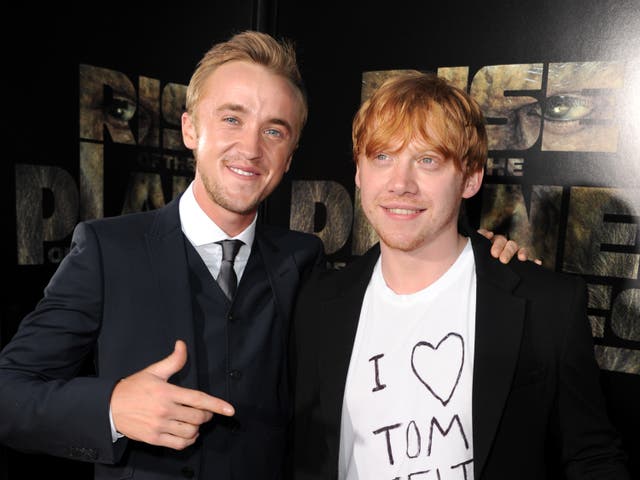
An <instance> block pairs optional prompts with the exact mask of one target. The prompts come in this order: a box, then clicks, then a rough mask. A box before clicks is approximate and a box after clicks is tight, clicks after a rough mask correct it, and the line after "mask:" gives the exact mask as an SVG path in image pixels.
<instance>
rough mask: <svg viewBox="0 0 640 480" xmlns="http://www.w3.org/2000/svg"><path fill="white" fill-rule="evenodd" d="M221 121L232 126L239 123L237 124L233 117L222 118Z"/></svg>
mask: <svg viewBox="0 0 640 480" xmlns="http://www.w3.org/2000/svg"><path fill="white" fill-rule="evenodd" d="M222 120H223V121H224V122H226V123H231V124H233V125H236V124H238V123H239V122H238V119H237V118H235V117H224V118H223V119H222Z"/></svg>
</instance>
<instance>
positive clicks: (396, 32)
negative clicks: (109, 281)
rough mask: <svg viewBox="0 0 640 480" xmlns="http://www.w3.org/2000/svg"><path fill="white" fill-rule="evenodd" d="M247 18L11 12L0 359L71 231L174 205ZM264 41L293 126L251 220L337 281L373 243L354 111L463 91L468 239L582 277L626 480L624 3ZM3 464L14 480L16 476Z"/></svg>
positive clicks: (638, 127) (292, 34)
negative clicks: (274, 48) (417, 77)
mask: <svg viewBox="0 0 640 480" xmlns="http://www.w3.org/2000/svg"><path fill="white" fill-rule="evenodd" d="M214 3H215V2H214ZM240 3H242V2H240ZM247 3H248V4H247V5H235V6H229V5H225V6H216V5H213V6H212V7H210V8H207V9H205V10H202V8H200V9H198V13H197V15H194V14H193V12H191V13H189V8H187V5H185V6H181V8H177V7H173V8H160V7H157V8H154V9H146V10H145V9H142V8H138V7H136V8H134V10H133V11H131V10H130V9H129V10H127V12H126V13H125V12H123V11H119V10H118V9H115V8H110V7H109V6H107V5H104V6H103V7H102V8H103V11H102V12H101V13H99V14H91V15H89V14H86V16H85V18H81V17H80V18H79V17H77V16H73V15H72V12H65V11H60V10H56V9H54V8H53V7H49V8H50V9H51V11H49V12H45V13H46V15H42V16H41V19H40V20H38V21H37V22H36V23H34V22H33V20H32V19H31V17H30V15H28V12H27V11H26V10H25V11H23V12H22V16H20V18H19V24H20V28H21V31H23V35H22V36H23V37H24V38H29V39H30V40H29V42H28V43H26V44H25V45H22V46H20V45H18V46H13V47H12V48H11V49H10V50H11V52H9V53H8V66H9V68H8V69H6V70H5V72H11V73H5V74H4V76H5V77H8V76H10V78H11V83H12V85H11V86H10V87H6V88H7V89H6V90H5V92H6V93H7V98H5V106H7V110H6V111H5V113H6V119H7V120H8V127H5V131H6V132H7V133H8V135H7V136H6V137H5V142H6V145H7V148H6V149H5V153H6V155H7V157H8V158H5V161H4V162H2V167H1V168H2V169H3V177H2V178H3V181H4V182H5V187H4V188H3V192H4V199H3V200H4V201H3V202H2V203H3V208H4V209H5V212H4V213H5V215H4V218H5V219H6V220H5V221H6V222H7V224H8V227H7V229H6V236H5V242H4V244H5V248H4V255H3V261H4V265H5V267H4V271H5V272H8V275H7V277H8V278H9V282H7V283H8V285H7V286H6V287H5V292H6V300H5V302H3V306H2V323H1V324H0V345H4V344H6V342H8V341H9V340H10V338H11V336H12V335H13V334H14V333H15V330H16V328H17V327H18V325H19V323H20V320H21V319H22V317H23V316H24V315H25V314H26V313H28V312H29V311H30V310H31V309H32V308H33V307H34V306H35V304H36V303H37V301H38V300H39V299H40V297H41V296H42V290H43V288H44V286H45V285H46V283H47V281H48V279H49V277H50V276H51V275H52V274H53V272H54V271H55V269H56V267H57V265H58V264H59V263H60V261H61V260H62V258H64V256H65V255H66V253H67V251H68V248H69V240H70V235H71V232H72V230H73V228H74V226H75V225H76V224H77V223H78V222H79V221H81V220H84V219H90V218H100V217H104V216H113V215H120V214H125V213H129V212H136V211H142V210H148V209H153V208H157V207H160V206H162V205H164V204H166V203H167V202H168V201H170V200H171V199H172V198H175V196H176V195H178V194H179V193H181V192H182V191H183V190H184V189H185V188H186V186H187V185H188V183H189V181H190V179H191V177H192V175H193V159H192V157H191V154H190V152H189V151H187V150H185V149H184V146H183V145H182V140H181V134H180V115H181V113H182V110H183V106H184V95H185V91H186V84H187V83H188V80H189V77H190V74H191V72H192V70H193V68H194V67H195V65H196V62H197V61H198V60H199V59H200V57H201V55H202V54H203V53H204V52H205V51H206V50H207V49H208V48H209V47H210V46H211V45H212V44H213V43H214V42H215V41H217V40H221V39H224V38H226V37H227V36H228V34H229V33H230V32H232V31H238V30H242V29H245V28H249V26H250V25H252V21H253V20H254V15H255V12H254V8H253V6H252V5H251V4H250V3H251V2H247ZM533 3H535V4H533ZM312 19H313V22H312V21H311V20H312ZM268 27H269V28H268V29H269V30H270V33H274V34H276V35H277V36H285V37H288V38H291V39H293V40H294V41H295V42H296V46H297V49H298V53H299V59H300V63H301V67H302V71H303V76H304V78H305V83H306V87H307V90H308V95H309V104H310V118H309V122H308V124H307V127H306V129H305V132H304V133H303V136H302V139H301V143H300V146H299V149H298V151H297V152H296V155H295V158H294V162H293V165H292V168H291V170H290V172H289V173H288V174H287V175H286V177H285V180H284V181H283V184H282V185H281V186H280V187H279V188H278V189H277V190H276V192H275V193H274V194H273V196H272V198H271V199H270V200H269V201H267V202H266V203H265V204H264V205H263V207H262V208H261V212H260V214H261V219H262V220H264V221H269V222H271V223H276V224H279V225H283V226H289V227H290V228H292V229H295V230H300V231H306V232H312V233H315V234H316V235H318V236H319V237H320V238H321V239H322V240H323V242H324V244H325V248H326V251H327V253H328V254H329V258H330V260H331V262H332V263H333V264H334V265H335V266H336V267H340V266H343V265H344V264H346V263H348V262H349V261H350V260H351V259H353V258H354V257H355V256H357V255H361V254H362V253H364V251H366V250H367V249H368V248H369V247H370V246H371V245H372V244H373V243H375V241H376V237H375V234H374V233H373V232H372V230H371V229H370V227H369V225H368V224H367V222H366V220H365V219H364V216H363V215H362V212H361V211H360V209H359V206H358V193H357V191H356V189H355V185H354V181H353V174H354V171H355V170H354V168H353V163H352V160H351V144H350V139H351V137H350V132H351V119H352V117H353V114H354V113H355V111H356V110H357V108H358V106H359V104H360V102H361V101H362V100H363V99H364V98H366V97H367V96H368V95H369V94H370V92H371V90H372V89H373V88H374V87H375V86H376V85H378V84H379V83H380V82H382V81H383V80H384V79H385V78H386V77H387V76H389V75H392V74H393V73H394V72H395V71H398V70H404V69H418V70H425V71H434V72H437V73H438V75H440V76H442V77H444V78H447V79H448V80H450V81H451V82H453V83H454V84H456V85H457V86H459V87H461V88H463V89H465V90H467V91H469V92H470V93H471V95H472V96H473V97H474V98H475V99H476V100H477V101H478V102H479V103H480V105H481V106H482V109H483V111H484V113H485V115H486V117H487V121H488V124H489V125H488V133H489V148H490V152H489V157H490V158H489V161H488V164H487V169H486V172H485V180H484V186H483V188H482V190H481V192H480V193H479V194H478V195H477V196H476V197H474V198H473V199H472V200H471V201H470V202H469V203H468V205H467V213H468V216H469V219H470V221H471V223H472V225H473V226H475V227H484V228H487V229H489V230H493V231H495V232H499V233H503V234H505V235H508V236H509V237H510V238H513V239H515V240H516V241H517V242H518V243H519V244H521V245H526V246H528V247H529V249H530V252H531V255H532V256H534V257H537V258H541V259H543V267H541V268H549V269H552V270H557V271H563V272H569V273H573V274H577V275H582V276H584V278H585V279H586V281H587V283H588V286H589V294H590V295H589V305H588V313H589V321H590V322H591V328H592V333H593V336H594V340H595V343H596V350H595V353H596V357H597V360H598V363H599V365H600V367H601V369H602V372H603V384H604V386H605V389H606V394H607V400H608V403H609V409H610V413H611V416H612V419H613V420H614V422H615V423H616V425H617V426H618V428H620V430H621V431H622V433H623V435H624V440H625V445H626V447H627V448H628V449H629V450H630V451H631V452H635V453H636V455H635V458H634V456H633V455H632V463H633V465H632V466H633V468H634V469H636V471H638V472H640V467H639V466H638V458H637V457H638V455H637V453H638V452H639V451H640V441H639V440H638V438H640V434H639V433H638V430H639V429H640V419H639V416H640V413H639V412H638V410H639V409H638V406H637V405H638V399H639V398H640V282H639V277H638V270H639V266H640V239H639V236H640V227H639V225H640V3H639V2H638V1H637V0H618V1H604V0H583V1H577V0H557V1H553V2H551V1H549V2H547V1H542V2H512V1H506V0H502V1H499V0H489V1H487V2H462V4H461V5H459V4H455V5H437V4H435V3H434V2H420V3H418V2H367V3H366V4H364V3H363V4H362V5H345V2H331V1H328V2H322V3H321V4H320V3H318V4H317V5H313V4H309V3H308V2H297V1H294V0H280V1H279V2H277V9H276V8H273V11H272V12H271V15H270V22H269V24H268ZM496 308H499V306H496ZM3 453H4V454H5V459H2V460H4V461H5V463H7V464H9V465H11V464H13V465H14V467H12V468H13V469H14V470H15V471H16V472H18V471H22V473H24V472H25V468H27V469H28V468H29V465H28V461H27V460H26V457H21V456H19V455H18V454H17V453H16V452H9V454H8V457H7V456H6V455H7V454H6V453H5V452H3ZM47 461H51V462H58V460H54V459H51V460H47ZM19 462H20V463H21V465H20V467H18V463H19ZM64 467H65V468H68V465H66V464H65V465H64ZM1 472H2V469H0V473H1ZM84 472H85V470H83V473H84ZM12 478H19V477H12ZM22 478H27V477H25V476H23V477H22Z"/></svg>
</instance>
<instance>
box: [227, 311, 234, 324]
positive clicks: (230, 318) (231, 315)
mask: <svg viewBox="0 0 640 480" xmlns="http://www.w3.org/2000/svg"><path fill="white" fill-rule="evenodd" d="M227 320H228V321H230V322H233V313H230V314H228V315H227Z"/></svg>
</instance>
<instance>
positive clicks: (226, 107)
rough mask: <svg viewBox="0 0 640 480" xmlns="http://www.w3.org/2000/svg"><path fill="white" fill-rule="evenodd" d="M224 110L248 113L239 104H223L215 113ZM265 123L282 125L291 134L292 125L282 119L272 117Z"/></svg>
mask: <svg viewBox="0 0 640 480" xmlns="http://www.w3.org/2000/svg"><path fill="white" fill-rule="evenodd" d="M225 110H231V111H232V112H239V113H248V110H247V109H246V108H245V107H244V106H243V105H240V104H239V103H223V104H222V105H220V106H219V107H218V108H217V109H216V111H218V112H223V111H225ZM267 123H273V124H276V125H282V126H283V127H285V128H286V129H287V130H289V132H293V127H292V125H291V124H290V123H289V122H287V121H286V120H285V119H284V118H279V117H273V118H270V119H269V120H267Z"/></svg>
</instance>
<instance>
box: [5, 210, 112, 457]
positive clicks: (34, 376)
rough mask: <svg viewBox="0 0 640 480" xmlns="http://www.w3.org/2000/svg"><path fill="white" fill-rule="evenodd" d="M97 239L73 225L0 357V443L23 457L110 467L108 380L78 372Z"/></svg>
mask: <svg viewBox="0 0 640 480" xmlns="http://www.w3.org/2000/svg"><path fill="white" fill-rule="evenodd" d="M102 292H103V280H102V265H101V258H100V250H99V243H98V239H97V237H96V235H95V233H94V231H93V229H92V227H91V226H90V225H87V224H83V223H81V224H79V225H78V226H77V227H76V229H75V231H74V234H73V238H72V242H71V249H70V252H69V254H68V255H67V256H66V257H65V258H64V260H63V261H62V262H61V263H60V265H59V267H58V269H57V270H56V273H55V274H54V275H53V277H52V278H51V280H50V282H49V284H48V285H47V287H46V288H45V291H44V297H43V298H42V300H41V301H40V302H39V303H38V305H37V306H36V308H35V310H34V311H33V312H31V313H30V314H29V315H27V316H26V317H25V318H24V319H23V320H22V322H21V324H20V327H19V329H18V331H17V332H16V334H15V336H14V337H13V338H12V339H11V341H10V342H9V343H8V344H7V345H6V346H5V348H4V349H3V350H2V352H0V418H1V419H2V421H0V442H2V443H4V444H6V445H8V446H10V447H12V448H15V449H19V450H23V451H27V452H38V453H46V454H50V455H56V456H61V457H66V458H74V459H78V460H84V461H98V462H105V463H111V462H113V461H114V458H113V455H114V448H113V445H112V443H111V432H110V425H109V416H108V412H109V410H108V409H109V401H110V397H111V392H112V390H113V387H114V384H115V381H114V380H105V379H100V378H98V377H96V376H78V375H80V374H82V373H84V371H85V370H84V369H86V367H87V362H88V361H90V360H91V358H92V355H93V353H94V351H95V348H96V347H97V338H98V333H99V331H100V324H101V317H102V298H103V293H102Z"/></svg>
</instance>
